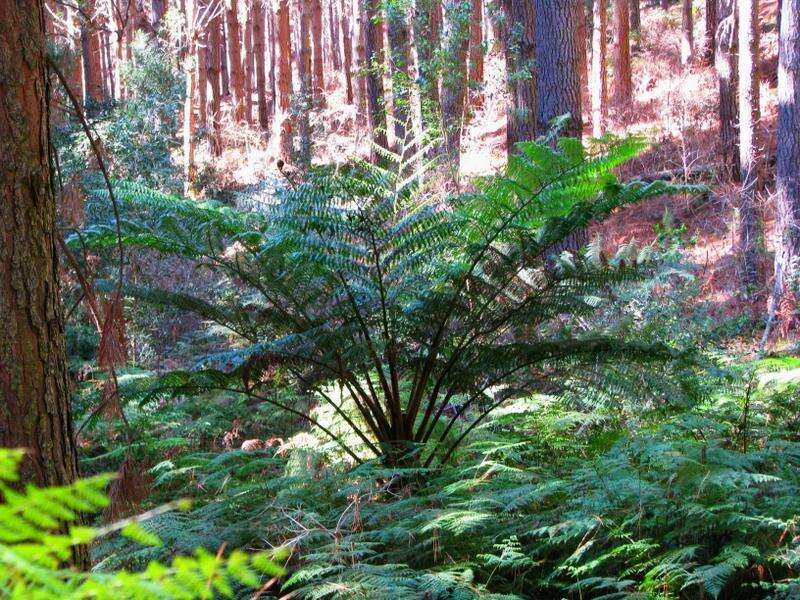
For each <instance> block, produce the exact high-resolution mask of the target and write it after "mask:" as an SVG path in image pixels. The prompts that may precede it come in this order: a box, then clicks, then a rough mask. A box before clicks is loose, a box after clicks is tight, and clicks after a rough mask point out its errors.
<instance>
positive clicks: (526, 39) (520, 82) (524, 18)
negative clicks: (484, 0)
mask: <svg viewBox="0 0 800 600" xmlns="http://www.w3.org/2000/svg"><path fill="white" fill-rule="evenodd" d="M503 12H504V13H505V26H504V31H503V32H502V35H503V37H504V39H505V41H504V45H505V60H506V72H507V74H508V81H507V85H508V94H507V101H506V102H507V104H506V152H507V153H508V154H514V153H515V149H514V146H515V145H516V144H517V142H528V141H533V140H535V139H536V113H537V106H538V103H537V100H536V77H535V73H536V71H535V65H536V13H535V4H534V2H532V1H529V0H503ZM512 24H513V25H512Z"/></svg>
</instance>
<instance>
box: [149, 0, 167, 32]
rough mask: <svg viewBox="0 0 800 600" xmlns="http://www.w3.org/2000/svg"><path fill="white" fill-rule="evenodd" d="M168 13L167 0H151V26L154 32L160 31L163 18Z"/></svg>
mask: <svg viewBox="0 0 800 600" xmlns="http://www.w3.org/2000/svg"><path fill="white" fill-rule="evenodd" d="M165 14H167V0H150V15H149V16H150V27H151V28H152V29H153V33H158V28H159V27H161V20H162V19H163V18H164V15H165Z"/></svg>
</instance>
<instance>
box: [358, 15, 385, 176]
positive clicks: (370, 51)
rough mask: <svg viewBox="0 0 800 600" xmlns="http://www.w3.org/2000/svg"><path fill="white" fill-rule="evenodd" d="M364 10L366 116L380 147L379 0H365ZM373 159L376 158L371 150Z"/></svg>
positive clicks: (382, 110)
mask: <svg viewBox="0 0 800 600" xmlns="http://www.w3.org/2000/svg"><path fill="white" fill-rule="evenodd" d="M366 2H367V4H366V9H365V11H364V18H363V21H364V23H363V25H364V56H365V59H366V69H367V74H366V90H365V91H366V97H367V116H368V119H369V129H370V132H371V133H372V141H373V142H374V143H375V144H377V145H378V146H380V147H382V148H386V147H388V145H387V142H386V105H385V100H384V96H385V92H384V87H383V37H382V35H381V29H380V27H379V26H378V23H377V22H376V21H377V19H378V17H379V15H380V8H381V2H380V0H366ZM372 154H373V156H372V158H373V160H375V159H376V158H377V155H376V153H375V152H374V150H373V152H372Z"/></svg>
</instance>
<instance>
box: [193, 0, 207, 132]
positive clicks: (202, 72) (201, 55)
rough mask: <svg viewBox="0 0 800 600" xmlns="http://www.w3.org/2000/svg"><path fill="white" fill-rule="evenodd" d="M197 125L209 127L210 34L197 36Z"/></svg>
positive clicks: (203, 32) (202, 33)
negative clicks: (208, 67)
mask: <svg viewBox="0 0 800 600" xmlns="http://www.w3.org/2000/svg"><path fill="white" fill-rule="evenodd" d="M199 6H202V5H199ZM196 46H197V124H198V126H199V127H201V128H202V129H205V128H206V126H207V125H208V69H207V65H208V32H207V31H205V30H203V31H202V32H198V34H197V44H196Z"/></svg>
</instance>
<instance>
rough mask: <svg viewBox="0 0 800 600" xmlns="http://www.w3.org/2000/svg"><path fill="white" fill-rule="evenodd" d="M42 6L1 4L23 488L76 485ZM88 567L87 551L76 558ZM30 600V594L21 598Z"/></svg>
mask: <svg viewBox="0 0 800 600" xmlns="http://www.w3.org/2000/svg"><path fill="white" fill-rule="evenodd" d="M44 23H45V19H44V7H43V2H42V1H41V0H32V1H29V2H15V1H13V0H0V81H2V85H0V146H2V156H3V160H2V161H0V198H2V201H0V315H2V316H3V326H2V327H0V446H4V447H12V448H26V449H27V450H28V452H27V454H26V456H25V459H24V460H23V462H22V465H21V471H20V475H21V478H22V482H23V483H32V484H35V485H39V486H62V485H67V484H69V483H72V482H73V481H74V480H75V478H76V477H77V473H78V460H77V453H76V451H75V444H74V439H73V430H72V415H71V413H70V396H71V393H70V381H69V374H68V370H67V357H66V349H65V341H64V313H63V309H62V306H61V298H60V293H59V272H58V257H57V253H56V236H57V235H59V233H58V230H57V228H56V207H55V199H54V198H53V193H52V187H51V180H50V166H49V162H48V161H49V158H50V142H49V125H48V91H49V90H48V83H47V77H46V73H45V65H46V58H45V57H46V49H45V25H44ZM73 563H74V564H75V566H76V567H77V568H79V569H87V568H88V567H89V566H90V561H89V555H88V552H87V550H86V548H85V547H81V549H79V550H77V551H75V552H74V555H73ZM23 595H24V594H23Z"/></svg>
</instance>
